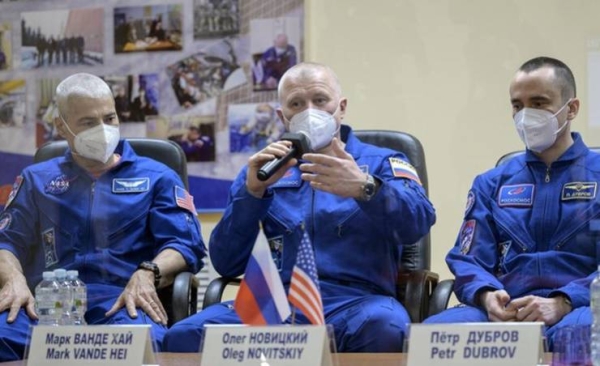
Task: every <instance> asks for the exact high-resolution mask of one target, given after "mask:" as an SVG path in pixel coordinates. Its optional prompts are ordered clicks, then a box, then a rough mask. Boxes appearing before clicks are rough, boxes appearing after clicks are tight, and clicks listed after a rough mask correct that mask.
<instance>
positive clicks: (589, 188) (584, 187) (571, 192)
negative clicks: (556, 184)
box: [560, 182, 598, 201]
mask: <svg viewBox="0 0 600 366" xmlns="http://www.w3.org/2000/svg"><path fill="white" fill-rule="evenodd" d="M597 187H598V183H596V182H569V183H566V184H565V185H564V186H563V189H562V195H561V197H560V199H561V201H569V200H593V199H594V198H596V188H597Z"/></svg>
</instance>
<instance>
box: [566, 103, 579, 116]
mask: <svg viewBox="0 0 600 366" xmlns="http://www.w3.org/2000/svg"><path fill="white" fill-rule="evenodd" d="M567 108H568V111H567V119H568V120H569V121H571V120H573V119H575V117H577V113H579V99H577V98H575V99H573V100H571V102H570V103H569V105H568V106H567Z"/></svg>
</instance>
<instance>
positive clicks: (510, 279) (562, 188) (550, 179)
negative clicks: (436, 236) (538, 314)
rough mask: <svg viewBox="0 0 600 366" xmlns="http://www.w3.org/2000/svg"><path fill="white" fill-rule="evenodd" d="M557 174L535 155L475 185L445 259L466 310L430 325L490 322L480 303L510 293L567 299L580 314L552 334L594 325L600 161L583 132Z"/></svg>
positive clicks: (516, 160)
mask: <svg viewBox="0 0 600 366" xmlns="http://www.w3.org/2000/svg"><path fill="white" fill-rule="evenodd" d="M572 135H573V140H574V143H573V145H572V146H571V147H570V148H569V149H568V150H567V151H566V152H565V153H564V154H563V155H562V156H561V157H560V158H559V159H558V160H557V161H555V162H554V163H552V165H551V166H550V167H547V166H546V164H545V163H544V162H543V161H541V160H540V159H539V158H538V157H537V156H535V155H534V154H533V153H532V152H531V151H529V150H528V151H527V152H526V153H525V154H523V155H521V156H518V157H515V158H513V159H512V160H511V161H509V162H508V163H506V164H505V165H502V166H500V167H497V168H494V169H491V170H490V171H488V172H486V173H484V174H482V175H480V176H478V177H477V178H475V181H474V183H473V186H472V188H471V190H470V191H469V196H468V202H467V208H466V212H465V218H464V222H463V225H462V228H461V230H460V233H459V236H458V239H457V241H456V244H455V246H454V247H453V248H452V249H451V250H450V252H449V253H448V255H447V257H446V262H447V263H448V266H449V267H450V270H451V271H452V273H454V275H455V276H456V282H455V285H454V292H455V293H456V296H457V297H458V299H459V301H460V302H462V303H463V304H465V305H466V306H459V307H456V308H452V309H448V310H445V311H443V312H442V313H440V314H438V315H435V316H432V317H430V318H429V319H427V320H426V322H427V323H439V322H443V323H451V322H485V321H488V318H487V313H486V312H485V310H484V309H483V307H482V305H481V304H479V299H478V297H479V296H480V295H481V293H482V291H484V290H491V291H495V290H501V289H504V290H505V291H506V292H507V293H508V294H509V295H510V298H511V299H516V298H520V297H523V296H527V295H535V296H540V297H546V298H548V297H554V296H557V295H565V296H567V297H568V298H569V299H570V300H571V302H572V306H573V311H572V312H571V313H569V314H567V315H566V316H565V317H564V318H563V319H562V320H561V321H559V322H558V323H557V324H555V325H554V326H551V327H547V329H546V336H547V338H548V341H549V346H550V347H552V344H553V338H552V337H553V336H554V334H555V333H556V330H557V329H558V328H560V327H563V326H567V325H572V324H591V321H592V320H591V313H590V308H589V305H590V295H589V286H590V283H591V281H592V279H593V278H594V276H595V275H596V270H597V267H598V263H599V254H600V252H599V249H600V246H599V243H598V239H599V236H598V233H599V231H598V230H599V227H598V223H599V221H598V216H599V214H600V203H599V201H598V191H597V188H598V182H599V181H600V155H599V154H597V153H594V152H592V151H590V150H589V149H588V148H587V146H586V145H585V144H584V142H583V140H582V139H581V136H580V135H579V134H578V133H573V134H572Z"/></svg>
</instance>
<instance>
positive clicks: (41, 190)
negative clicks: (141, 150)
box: [0, 141, 206, 361]
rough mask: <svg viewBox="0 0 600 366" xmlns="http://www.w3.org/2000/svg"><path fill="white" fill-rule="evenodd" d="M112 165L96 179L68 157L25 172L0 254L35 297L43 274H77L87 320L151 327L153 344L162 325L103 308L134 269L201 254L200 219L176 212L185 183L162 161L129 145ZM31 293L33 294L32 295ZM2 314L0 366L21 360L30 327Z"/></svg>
mask: <svg viewBox="0 0 600 366" xmlns="http://www.w3.org/2000/svg"><path fill="white" fill-rule="evenodd" d="M115 152H116V153H117V154H120V155H121V159H120V162H119V163H118V165H117V166H116V167H114V168H112V169H111V170H109V171H107V172H106V173H104V174H102V175H101V176H100V177H98V178H94V177H92V176H91V175H89V174H88V173H87V172H86V171H85V170H84V169H83V168H81V167H80V166H79V165H77V164H76V163H75V162H74V160H73V159H72V157H71V153H70V151H68V152H67V153H66V154H65V156H63V157H59V158H55V159H51V160H48V161H45V162H42V163H39V164H34V165H32V166H29V167H27V168H26V169H24V170H23V173H22V175H21V176H19V177H18V178H17V183H15V186H14V187H13V193H12V196H14V197H13V198H14V199H12V201H10V200H9V202H8V203H7V205H6V208H5V210H4V212H2V214H1V215H0V249H5V250H8V251H10V252H11V253H13V254H14V255H15V256H16V257H17V258H19V260H20V262H21V266H22V267H23V272H24V275H25V278H26V279H27V283H28V285H29V287H30V289H31V291H32V293H34V288H35V286H36V285H37V284H38V283H39V282H40V281H41V280H42V272H43V271H51V270H54V269H56V268H65V269H67V270H78V271H79V277H80V279H81V280H82V281H83V282H84V283H86V285H87V290H88V311H87V313H86V314H85V318H86V321H87V323H88V324H150V325H151V326H152V334H153V337H154V340H155V341H156V342H157V344H158V346H159V347H160V345H161V342H162V337H163V336H164V333H165V331H166V327H165V326H163V325H161V324H157V323H155V322H154V321H153V320H152V319H151V318H150V317H149V316H148V315H147V314H145V313H144V312H143V311H141V310H139V311H138V317H137V319H132V318H131V317H130V316H129V315H128V314H127V311H126V309H125V308H124V307H123V308H122V309H120V310H119V311H118V312H117V313H116V314H114V315H113V316H111V317H108V318H106V317H105V315H104V314H105V313H106V311H108V310H109V309H110V308H111V307H112V305H113V304H114V302H115V301H116V299H117V298H118V297H119V295H120V294H121V293H122V291H123V289H124V287H125V286H126V285H127V283H128V281H129V279H130V278H131V275H132V274H133V272H135V271H136V268H137V266H138V264H139V263H141V262H143V261H150V260H152V259H153V258H154V257H155V256H156V255H157V254H158V253H159V252H161V251H162V250H165V249H167V248H170V249H173V250H176V251H178V252H179V253H181V255H182V256H183V257H184V259H185V261H186V263H187V264H188V268H189V270H190V271H192V272H194V273H196V272H198V271H199V270H200V268H201V267H202V258H203V257H204V256H205V255H206V250H205V246H204V242H203V241H202V237H201V234H200V223H199V222H198V219H197V218H196V213H195V212H191V209H186V208H184V207H186V206H185V205H183V207H180V206H178V203H177V197H176V196H182V193H184V192H185V191H184V190H183V187H184V186H183V183H182V182H181V179H180V178H179V176H178V175H177V174H176V173H175V172H174V171H173V170H171V169H169V168H168V167H166V166H165V165H163V164H161V163H159V162H157V161H154V160H152V159H148V158H145V157H140V156H137V155H136V154H135V153H134V151H133V149H132V148H131V146H130V145H129V143H128V142H126V141H121V142H120V143H119V145H118V147H117V149H116V151H115ZM34 296H35V294H34ZM7 317H8V311H4V312H2V313H0V360H1V361H7V360H12V359H20V358H22V357H23V356H24V355H23V351H24V346H25V344H26V342H27V335H28V333H29V326H30V325H33V324H35V323H36V322H35V321H32V320H30V318H29V317H28V316H27V314H26V312H25V310H24V309H23V308H22V309H21V310H20V312H19V316H18V318H17V319H16V320H15V322H14V323H13V324H8V323H7V322H6V319H7Z"/></svg>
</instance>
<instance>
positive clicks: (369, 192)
mask: <svg viewBox="0 0 600 366" xmlns="http://www.w3.org/2000/svg"><path fill="white" fill-rule="evenodd" d="M364 191H365V194H366V195H367V196H371V195H372V194H373V193H374V192H375V184H373V183H367V184H365V189H364Z"/></svg>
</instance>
